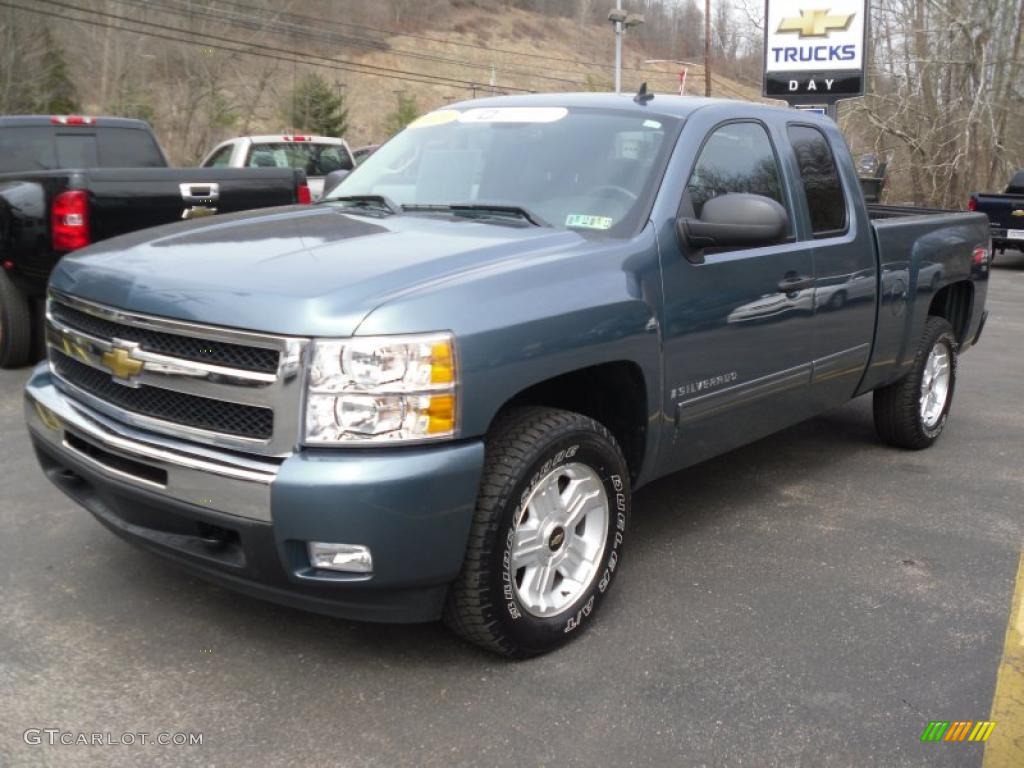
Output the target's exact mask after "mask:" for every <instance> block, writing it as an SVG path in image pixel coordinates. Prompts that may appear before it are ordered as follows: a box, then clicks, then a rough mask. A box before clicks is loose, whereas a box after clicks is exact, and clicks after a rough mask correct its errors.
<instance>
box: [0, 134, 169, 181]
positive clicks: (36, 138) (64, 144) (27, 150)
mask: <svg viewBox="0 0 1024 768" xmlns="http://www.w3.org/2000/svg"><path fill="white" fill-rule="evenodd" d="M165 167H167V162H166V161H165V159H164V156H163V154H162V153H161V152H160V148H159V147H158V146H157V144H156V141H155V140H154V139H153V137H152V135H150V133H149V132H148V131H146V130H143V129H141V128H121V127H108V126H102V125H100V126H97V127H89V128H84V129H76V128H68V127H64V126H27V125H24V126H12V127H5V128H0V173H13V172H18V171H46V170H57V169H60V168H165Z"/></svg>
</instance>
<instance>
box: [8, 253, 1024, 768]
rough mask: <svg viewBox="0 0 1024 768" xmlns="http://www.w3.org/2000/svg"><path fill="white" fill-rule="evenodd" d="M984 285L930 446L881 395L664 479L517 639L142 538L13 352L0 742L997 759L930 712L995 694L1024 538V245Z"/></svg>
mask: <svg viewBox="0 0 1024 768" xmlns="http://www.w3.org/2000/svg"><path fill="white" fill-rule="evenodd" d="M989 308H990V311H991V317H990V319H989V322H988V326H987V328H986V331H985V335H984V337H983V339H982V343H981V345H980V346H979V347H978V348H977V349H974V350H972V351H971V352H969V353H968V354H967V355H966V356H965V357H964V358H963V360H962V367H961V375H960V381H959V385H958V391H957V393H956V400H955V402H954V409H953V415H952V419H951V422H950V425H949V427H948V428H947V431H946V433H945V435H944V436H943V438H942V440H941V441H940V442H939V443H938V444H937V445H936V446H935V447H934V448H933V449H932V450H930V451H927V452H923V453H908V452H899V451H895V450H892V449H888V448H885V447H883V446H882V445H880V444H879V443H878V442H877V441H876V439H875V436H874V432H873V427H872V422H871V405H870V400H869V399H867V398H861V399H860V400H858V401H855V402H853V403H851V404H849V405H847V406H846V407H843V408H841V409H838V410H836V411H833V412H831V413H829V414H827V415H825V416H822V417H820V418H817V419H815V420H813V421H811V422H808V423H805V424H802V425H800V426H798V427H795V428H793V429H790V430H788V431H786V432H784V433H781V434H779V435H776V436H773V437H771V438H768V439H765V440H762V441H760V442H758V443H756V444H754V445H752V446H749V447H746V448H743V449H741V450H738V451H735V452H733V453H730V454H728V455H725V456H722V457H719V458H718V459H716V460H714V461H711V462H709V463H707V464H705V465H702V466H699V467H696V468H693V469H690V470H687V471H685V472H683V473H680V474H678V475H675V476H673V477H671V478H668V479H666V480H662V481H660V482H658V483H656V484H654V485H652V486H650V487H648V488H646V489H644V490H643V491H641V492H640V493H639V494H638V495H637V497H636V500H635V516H634V519H633V530H632V538H631V540H630V542H629V544H630V549H629V552H628V554H627V559H626V561H625V568H624V570H623V571H622V572H621V575H620V578H619V580H618V582H617V586H616V588H615V589H614V590H613V592H612V594H611V596H610V597H609V599H608V600H607V601H606V603H605V605H604V606H603V609H602V614H601V617H600V619H599V620H598V621H597V622H596V623H595V624H594V625H593V626H592V627H591V629H590V631H589V632H588V633H586V634H585V635H583V636H581V637H580V638H579V639H578V640H577V641H576V642H575V643H574V644H572V645H571V646H569V647H568V648H567V649H565V650H563V651H561V652H558V653H555V654H553V655H550V656H547V657H544V658H540V659H535V660H532V661H528V662H521V663H508V662H505V661H502V660H500V659H497V658H493V657H491V656H489V655H487V654H485V653H483V652H481V651H478V650H476V649H474V648H472V647H470V646H467V645H465V644H463V643H462V642H460V641H458V640H456V639H455V638H454V637H453V636H451V635H449V634H448V633H447V632H445V631H444V630H443V629H442V628H441V627H440V626H412V627H409V626H405V627H401V626H399V627H389V626H375V625H366V624H355V623H349V622H344V621H339V620H334V619H329V618H323V617H319V616H315V615H309V614H305V613H301V612H299V611H295V610H290V609H287V608H283V607H278V606H275V605H270V604H266V603H262V602H259V601H256V600H252V599H249V598H245V597H240V596H237V595H235V594H232V593H230V592H227V591H224V590H222V589H220V588H217V587H214V586H210V585H207V584H205V583H203V582H201V581H199V580H196V579H193V578H191V577H188V576H185V575H183V574H182V573H180V572H179V571H177V570H175V569H174V568H173V567H171V566H169V565H166V564H164V563H163V562H161V561H159V560H157V559H154V558H153V557H152V556H150V555H148V554H146V553H144V552H142V551H139V550H136V549H134V548H132V547H131V546H130V545H128V544H126V543H124V542H122V541H121V540H119V539H117V538H115V537H114V536H112V535H111V534H109V533H108V532H107V531H106V530H105V529H103V528H102V527H101V526H100V525H99V524H98V523H96V522H95V521H93V519H92V518H91V517H90V516H89V515H88V514H87V513H86V512H85V511H83V510H81V509H79V508H78V507H77V506H75V505H73V504H72V503H71V502H70V501H69V500H67V499H66V498H65V497H64V496H63V495H62V494H61V493H59V492H58V491H57V490H56V489H54V488H53V487H51V486H50V485H49V483H48V482H46V481H44V479H43V476H42V474H41V472H40V471H39V470H38V469H37V467H36V465H35V459H34V457H33V455H32V453H31V451H30V448H29V441H28V438H27V436H26V434H25V431H24V427H23V425H22V416H21V407H22V405H21V385H22V383H23V382H24V380H25V378H26V377H27V371H3V372H0V436H2V437H0V440H2V442H0V466H2V467H3V475H2V477H3V482H2V484H0V531H2V533H0V606H2V619H0V765H3V766H7V765H17V766H22V765H62V766H76V765H109V766H117V765H126V766H127V765H132V766H134V765H150V766H157V765H177V764H181V763H184V762H188V763H196V764H203V765H243V764H248V765H261V766H262V765H282V766H284V765H292V764H299V763H304V764H319V765H340V766H364V765H374V766H407V765H408V766H458V765H467V766H468V765H472V766H477V765H480V766H503V765H516V766H534V765H552V766H562V765H589V766H612V765H616V766H628V765H638V766H644V765H651V766H696V765H709V766H769V765H779V766H801V765H802V766H924V765H928V766H980V765H981V764H982V751H983V748H984V745H981V744H972V743H921V742H920V737H921V734H922V731H923V730H924V729H925V727H926V726H927V724H928V722H929V721H930V720H984V719H988V716H989V712H990V709H991V707H992V701H993V692H994V689H995V684H996V674H997V669H998V668H999V665H1000V659H1001V656H1002V653H1003V643H1004V634H1005V632H1006V627H1007V621H1008V614H1009V611H1010V601H1011V596H1012V594H1013V590H1014V581H1015V576H1016V574H1017V567H1018V561H1019V558H1020V554H1021V546H1022V542H1024V511H1022V507H1024V502H1022V499H1024V465H1022V460H1024V457H1022V449H1024V408H1022V405H1021V402H1022V395H1024V384H1022V382H1024V352H1022V349H1024V255H1021V254H1016V253H1015V254H1007V255H1006V256H1004V257H1002V258H1000V259H999V260H998V262H997V264H996V266H995V268H994V270H993V277H992V281H991V286H990V293H989ZM1022 621H1024V620H1022ZM1021 706H1024V703H1021ZM1022 719H1024V718H1022V717H1021V715H1020V713H1018V714H1017V723H1018V724H1019V723H1020V722H1022ZM1003 726H1005V727H1003ZM1001 727H1003V730H1002V731H1001V730H1000V728H1001ZM1011 727H1012V723H1004V724H997V727H996V730H995V733H994V735H993V737H992V739H993V740H994V739H996V738H997V736H999V735H1000V734H1003V733H1005V732H1006V730H1007V729H1008V728H1011ZM29 728H40V729H41V728H59V729H61V730H62V731H71V732H75V733H77V732H87V733H91V732H103V731H110V732H113V733H114V734H115V735H119V734H123V733H126V732H132V733H139V732H147V733H149V734H157V733H160V732H172V733H173V732H192V733H200V732H201V733H202V734H203V744H202V745H201V746H191V747H180V746H155V745H146V746H140V745H132V746H126V745H120V746H100V745H92V746H60V745H55V746H49V745H46V744H45V743H44V744H42V745H38V746H37V745H30V744H26V743H25V740H24V738H23V732H24V731H25V730H26V729H29ZM1017 736H1020V734H1019V733H1018V734H1017Z"/></svg>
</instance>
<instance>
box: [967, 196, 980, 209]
mask: <svg viewBox="0 0 1024 768" xmlns="http://www.w3.org/2000/svg"><path fill="white" fill-rule="evenodd" d="M967 210H968V211H976V210H978V198H976V197H975V196H974V195H971V199H970V200H968V201H967Z"/></svg>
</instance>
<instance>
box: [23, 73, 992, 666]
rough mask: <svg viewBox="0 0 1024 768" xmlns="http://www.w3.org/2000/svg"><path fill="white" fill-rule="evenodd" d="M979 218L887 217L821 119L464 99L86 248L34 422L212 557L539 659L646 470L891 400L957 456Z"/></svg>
mask: <svg viewBox="0 0 1024 768" xmlns="http://www.w3.org/2000/svg"><path fill="white" fill-rule="evenodd" d="M988 243H989V237H988V224H987V222H986V220H985V217H984V216H982V215H979V214H974V213H963V212H940V213H935V214H923V213H921V212H920V211H918V210H915V209H913V208H899V207H894V206H890V207H888V208H887V209H886V212H885V214H884V217H883V218H881V219H879V218H877V217H876V216H875V215H874V214H873V213H872V212H871V210H870V209H869V208H868V206H866V205H865V202H864V199H863V197H862V196H861V194H860V188H859V185H858V183H857V174H856V171H855V170H854V166H853V162H852V160H851V158H850V154H849V152H848V150H847V147H846V144H845V142H844V141H843V138H842V135H841V134H840V132H839V129H838V127H837V126H836V124H835V123H834V122H833V121H832V120H829V119H827V118H824V117H815V116H813V115H809V114H806V113H799V112H796V111H795V110H792V109H782V108H776V107H768V106H765V105H761V104H750V103H744V102H739V101H719V100H711V99H697V98H680V97H673V96H669V97H663V96H657V97H656V98H654V100H653V101H651V100H649V99H645V100H639V103H638V102H636V101H634V100H631V99H630V98H628V97H626V96H615V95H611V94H594V93H591V94H547V95H531V96H522V97H505V98H490V99H484V100H481V101H478V102H467V103H463V104H455V105H452V106H451V107H450V108H447V109H443V110H440V111H437V112H433V113H430V114H428V115H425V116H423V117H422V118H420V119H418V120H416V121H414V122H413V123H411V124H410V125H409V126H408V127H407V128H406V129H405V130H404V131H402V132H401V133H399V134H398V135H397V136H395V137H394V138H393V139H391V140H390V141H388V143H387V144H385V145H384V146H382V147H381V148H380V150H379V151H377V152H376V153H375V154H373V155H372V156H371V157H370V158H369V159H368V160H367V161H366V162H365V163H364V164H363V165H361V166H359V167H358V168H357V169H356V170H355V171H353V172H352V173H351V174H350V175H349V176H348V177H347V178H345V179H344V180H343V181H342V182H341V184H340V185H339V186H338V187H336V188H335V189H334V191H332V192H330V193H329V194H327V195H325V197H324V199H323V200H322V201H321V202H320V203H318V204H316V205H314V206H308V207H303V208H298V207H296V208H293V209H290V210H285V211H276V212H274V213H272V214H266V215H260V214H256V215H248V216H236V217H230V218H228V219H222V220H220V221H218V222H216V223H210V222H189V223H182V224H178V225H174V226H170V227H165V228H163V229H160V230H157V231H153V232H146V233H136V234H133V235H126V236H124V237H122V238H118V239H116V240H112V241H109V242H106V243H100V244H98V245H96V246H93V247H92V248H90V249H88V250H87V251H84V252H82V253H81V254H76V255H74V256H72V257H70V258H67V259H65V260H64V261H62V262H61V264H60V265H59V267H58V269H57V271H56V272H55V274H54V276H53V278H52V280H51V288H50V291H51V292H50V296H49V302H48V306H49V312H48V318H49V320H48V322H49V325H48V345H49V347H48V348H49V363H48V364H43V365H40V366H39V367H38V368H37V369H36V370H35V372H34V373H33V375H32V377H31V379H30V380H29V382H28V384H27V387H26V400H25V414H26V419H27V422H28V426H29V429H30V432H31V436H32V440H33V443H34V445H35V448H36V451H37V453H38V456H39V461H40V464H41V466H42V469H43V471H44V472H45V473H46V475H47V476H48V477H49V478H50V480H51V481H52V482H53V483H55V484H56V485H57V487H58V488H60V489H61V490H62V491H63V492H65V493H66V494H68V496H70V497H71V498H72V499H74V500H75V501H77V502H78V503H80V504H81V505H83V506H84V507H86V508H87V509H88V510H89V511H90V512H91V513H92V514H93V515H94V516H95V517H96V518H97V519H99V520H100V521H101V522H102V523H103V524H104V525H106V526H108V527H109V528H110V529H112V530H113V531H114V532H115V533H117V534H119V535H121V536H123V537H125V538H127V539H129V540H131V541H134V542H136V543H138V544H140V545H142V546H143V547H145V548H146V549H148V550H150V551H152V552H156V553H158V554H160V555H163V556H164V557H167V558H169V559H171V560H173V561H176V562H178V563H179V564H181V565H183V566H185V567H186V568H188V569H190V570H191V571H193V572H194V573H196V574H198V575H200V576H202V577H204V578H208V579H212V580H215V581H218V582H220V583H221V584H224V585H225V586H227V587H230V588H233V589H239V590H242V591H244V592H246V593H248V594H251V595H256V596H261V597H263V598H266V599H269V600H275V601H279V602H282V603H285V604H288V605H292V606H295V607H303V608H306V609H309V610H314V611H322V612H326V613H330V614H334V615H340V616H347V617H350V618H360V619H367V620H374V621H428V620H434V619H437V618H440V617H443V618H444V619H445V621H446V622H447V623H448V625H449V626H450V627H452V628H453V629H454V630H455V631H456V632H458V633H460V634H461V635H462V636H463V637H465V638H467V639H469V640H471V641H472V642H474V643H478V644H479V645H481V646H483V647H485V648H488V649H490V650H492V651H495V652H497V653H501V654H505V655H508V656H527V655H531V654H537V653H542V652H545V651H548V650H551V649H553V648H555V647H557V646H559V645H562V644H563V643H565V642H567V641H568V640H570V639H571V638H573V637H575V636H577V635H578V634H579V631H580V629H581V628H583V627H586V626H588V625H589V624H590V623H591V621H592V620H593V617H594V616H595V615H596V614H597V612H598V610H599V609H600V606H601V602H602V600H603V599H604V597H605V595H606V594H607V593H608V590H609V589H610V588H611V586H612V584H613V583H614V579H615V576H616V574H617V573H618V572H619V571H620V570H621V568H622V560H621V557H622V552H623V546H624V544H625V542H626V539H628V537H629V531H630V527H629V516H630V508H631V503H632V502H631V493H632V491H633V490H635V489H636V488H639V487H640V486H642V485H644V484H646V483H649V482H651V481H652V480H655V479H656V478H659V477H662V476H664V475H667V474H669V473H672V472H675V471H677V470H679V469H682V468H684V467H688V466H691V465H693V464H696V463H697V462H700V461H703V460H705V459H707V458H709V457H711V456H715V455H717V454H721V453H723V452H725V451H729V450H731V449H733V448H736V447H737V446H740V445H743V444H744V443H748V442H751V441H753V440H757V439H760V438H761V437H763V436H765V435H768V434H770V433H772V432H775V431H777V430H780V429H784V428H786V427H788V426H790V425H792V424H795V423H797V422H799V421H802V420H804V419H808V418H811V417H812V416H814V415H816V414H819V413H822V412H823V411H826V410H828V409H831V408H834V407H836V406H839V405H842V404H843V403H845V402H847V401H848V400H849V399H851V398H853V397H856V396H858V395H862V394H866V393H869V392H872V393H873V396H874V418H875V425H876V429H877V431H878V434H879V436H880V438H881V439H882V440H883V441H885V442H886V443H889V444H891V445H893V446H898V447H901V448H907V449H923V448H927V447H928V446H930V445H932V444H933V443H934V442H935V441H936V440H937V439H938V438H939V436H940V434H941V433H942V432H943V430H944V428H945V427H946V424H947V418H948V416H949V413H950V408H951V405H952V401H953V393H954V391H955V389H956V377H957V371H958V356H959V355H960V353H961V352H962V351H964V350H966V349H968V348H969V347H971V346H972V345H973V344H975V343H977V341H978V339H979V337H980V334H981V332H982V328H983V325H984V320H985V317H986V312H985V298H986V294H987V289H988V271H987V262H988V257H989V250H988ZM211 252H213V253H216V255H217V258H216V259H211V258H210V253H211ZM931 264H935V265H940V267H941V268H940V269H935V268H932V267H931V266H929V265H931ZM926 270H927V272H926ZM936 276H937V277H936ZM840 296H841V298H837V297H840ZM898 465H899V462H894V463H893V465H892V467H893V468H892V471H893V472H894V473H895V472H898V471H899V469H898ZM825 501H826V502H827V501H828V500H825ZM663 545H664V543H663Z"/></svg>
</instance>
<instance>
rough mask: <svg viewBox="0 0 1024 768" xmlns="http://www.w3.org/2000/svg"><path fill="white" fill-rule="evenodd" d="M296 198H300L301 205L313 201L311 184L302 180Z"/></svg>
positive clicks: (296, 191) (297, 188) (296, 190)
mask: <svg viewBox="0 0 1024 768" xmlns="http://www.w3.org/2000/svg"><path fill="white" fill-rule="evenodd" d="M295 199H296V200H298V202H299V203H300V204H301V205H307V204H309V203H312V202H313V195H312V194H311V193H310V191H309V184H307V183H306V182H302V183H301V184H299V186H298V187H296V189H295Z"/></svg>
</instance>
